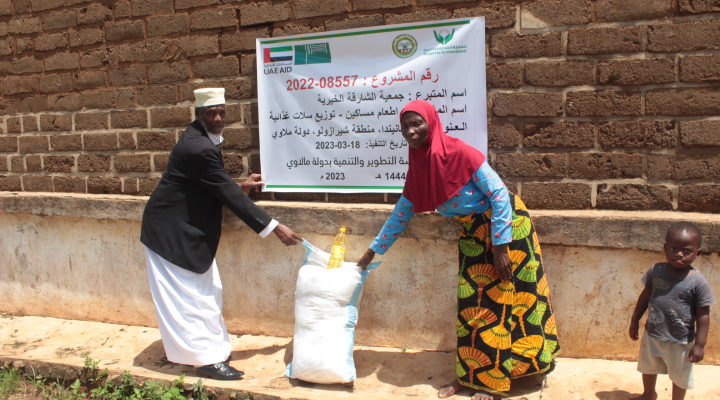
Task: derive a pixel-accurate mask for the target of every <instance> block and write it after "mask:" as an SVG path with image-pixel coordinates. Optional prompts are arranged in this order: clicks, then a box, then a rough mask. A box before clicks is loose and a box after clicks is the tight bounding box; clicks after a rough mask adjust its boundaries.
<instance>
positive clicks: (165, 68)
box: [148, 61, 190, 83]
mask: <svg viewBox="0 0 720 400" xmlns="http://www.w3.org/2000/svg"><path fill="white" fill-rule="evenodd" d="M188 79H190V63H188V62H187V61H186V62H176V63H159V64H153V65H151V66H150V67H149V69H148V83H167V82H180V81H186V80H188Z"/></svg>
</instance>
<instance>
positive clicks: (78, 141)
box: [50, 134, 82, 151]
mask: <svg viewBox="0 0 720 400" xmlns="http://www.w3.org/2000/svg"><path fill="white" fill-rule="evenodd" d="M50 146H51V147H52V150H53V151H78V150H82V135H80V134H72V135H53V136H50Z"/></svg>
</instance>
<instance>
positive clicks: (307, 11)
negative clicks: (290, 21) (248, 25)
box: [241, 0, 350, 19]
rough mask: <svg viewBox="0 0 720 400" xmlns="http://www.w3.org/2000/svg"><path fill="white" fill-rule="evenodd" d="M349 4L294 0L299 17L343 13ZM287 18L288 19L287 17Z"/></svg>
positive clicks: (338, 0)
mask: <svg viewBox="0 0 720 400" xmlns="http://www.w3.org/2000/svg"><path fill="white" fill-rule="evenodd" d="M348 5H349V3H348V2H347V1H345V0H325V1H322V2H318V1H315V0H293V2H292V8H293V16H294V17H295V18H296V19H298V18H315V17H324V16H327V15H336V14H343V13H346V12H348V11H350V10H349V8H348ZM288 11H289V10H288ZM288 15H289V12H288ZM241 17H242V14H241ZM285 19H287V17H286V18H285Z"/></svg>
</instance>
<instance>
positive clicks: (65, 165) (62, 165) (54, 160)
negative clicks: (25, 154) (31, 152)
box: [43, 155, 75, 172]
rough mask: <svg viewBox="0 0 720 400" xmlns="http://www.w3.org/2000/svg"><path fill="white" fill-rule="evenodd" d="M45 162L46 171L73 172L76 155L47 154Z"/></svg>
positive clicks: (44, 158)
mask: <svg viewBox="0 0 720 400" xmlns="http://www.w3.org/2000/svg"><path fill="white" fill-rule="evenodd" d="M43 163H44V164H45V171H48V172H72V170H73V168H75V156H71V155H65V156H45V157H43Z"/></svg>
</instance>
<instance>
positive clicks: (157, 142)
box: [137, 131, 175, 150]
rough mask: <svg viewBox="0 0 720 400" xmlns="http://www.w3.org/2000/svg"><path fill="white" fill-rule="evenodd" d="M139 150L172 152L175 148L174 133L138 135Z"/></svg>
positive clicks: (155, 132) (154, 132) (148, 132)
mask: <svg viewBox="0 0 720 400" xmlns="http://www.w3.org/2000/svg"><path fill="white" fill-rule="evenodd" d="M137 143H138V150H172V149H173V147H175V134H174V133H173V132H158V131H145V132H138V133H137Z"/></svg>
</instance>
